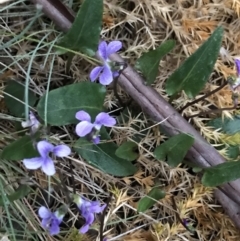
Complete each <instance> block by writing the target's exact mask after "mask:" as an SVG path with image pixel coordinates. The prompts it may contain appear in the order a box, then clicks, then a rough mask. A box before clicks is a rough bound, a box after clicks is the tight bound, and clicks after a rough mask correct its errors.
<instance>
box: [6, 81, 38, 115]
mask: <svg viewBox="0 0 240 241" xmlns="http://www.w3.org/2000/svg"><path fill="white" fill-rule="evenodd" d="M4 92H5V93H4V100H5V103H6V106H7V107H8V109H9V111H10V112H11V113H12V114H13V115H15V116H17V117H24V113H25V104H24V103H25V99H24V92H25V87H24V85H21V84H19V83H18V82H16V81H9V82H8V83H7V87H6V88H5V90H4ZM11 96H12V97H11ZM36 100H37V97H36V96H35V94H34V93H33V92H32V91H31V90H28V104H29V106H32V107H33V106H34V104H35V103H36Z"/></svg>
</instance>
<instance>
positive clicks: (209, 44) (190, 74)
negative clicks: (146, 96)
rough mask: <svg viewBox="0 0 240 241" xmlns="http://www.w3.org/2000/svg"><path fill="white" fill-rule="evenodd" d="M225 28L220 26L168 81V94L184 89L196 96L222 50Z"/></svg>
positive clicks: (188, 94) (190, 95) (190, 94)
mask: <svg viewBox="0 0 240 241" xmlns="http://www.w3.org/2000/svg"><path fill="white" fill-rule="evenodd" d="M222 35H223V28H222V27H218V28H217V29H216V30H215V31H214V32H213V34H212V35H211V37H210V38H209V39H208V40H207V41H206V42H205V43H203V44H202V45H201V46H200V47H199V48H198V49H197V51H196V52H195V53H194V54H192V55H191V56H190V57H189V58H187V59H186V60H185V61H184V63H183V64H182V65H181V66H180V67H179V68H178V69H177V70H176V71H175V72H174V73H173V74H172V75H171V76H170V77H169V79H168V80H167V81H166V91H167V93H168V95H174V94H176V93H178V92H180V91H181V90H184V91H185V93H186V94H187V96H188V97H189V98H193V97H195V96H196V95H197V94H198V93H199V92H200V91H201V90H202V88H203V87H204V85H205V84H206V82H207V80H208V78H209V76H210V74H211V73H212V71H213V68H214V65H215V62H216V61H217V57H218V54H219V51H220V47H221V42H222Z"/></svg>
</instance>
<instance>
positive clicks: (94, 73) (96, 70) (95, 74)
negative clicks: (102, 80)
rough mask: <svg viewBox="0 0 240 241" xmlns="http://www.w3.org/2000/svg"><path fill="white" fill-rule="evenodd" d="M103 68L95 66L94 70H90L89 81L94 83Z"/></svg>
mask: <svg viewBox="0 0 240 241" xmlns="http://www.w3.org/2000/svg"><path fill="white" fill-rule="evenodd" d="M103 68H104V67H103V66H97V67H95V68H94V69H92V71H91V72H90V75H89V77H90V80H91V81H92V82H93V81H95V80H96V79H97V78H98V77H99V76H100V74H101V72H102V70H103Z"/></svg>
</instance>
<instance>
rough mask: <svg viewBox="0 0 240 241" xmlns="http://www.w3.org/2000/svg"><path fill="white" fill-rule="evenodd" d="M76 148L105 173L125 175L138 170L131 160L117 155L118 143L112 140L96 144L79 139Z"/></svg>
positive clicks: (90, 162)
mask: <svg viewBox="0 0 240 241" xmlns="http://www.w3.org/2000/svg"><path fill="white" fill-rule="evenodd" d="M101 137H102V136H101ZM74 149H75V151H76V152H77V153H78V154H80V155H81V156H82V157H83V158H84V159H85V160H86V161H87V162H88V163H89V164H91V165H93V166H94V167H96V168H97V169H99V170H101V171H103V172H105V173H108V174H111V175H114V176H120V177H122V176H123V177H125V176H129V175H133V174H134V173H135V172H136V168H135V167H134V166H133V165H132V164H131V162H128V161H126V160H124V159H121V158H119V157H117V156H116V155H115V151H116V149H117V145H115V144H114V143H112V142H108V143H102V144H98V145H95V144H92V143H89V142H88V141H86V140H84V139H79V140H78V141H77V142H76V143H75V145H74Z"/></svg>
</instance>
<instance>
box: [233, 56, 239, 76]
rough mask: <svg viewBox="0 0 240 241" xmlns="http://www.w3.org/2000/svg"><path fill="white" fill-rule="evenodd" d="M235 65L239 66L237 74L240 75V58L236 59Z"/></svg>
mask: <svg viewBox="0 0 240 241" xmlns="http://www.w3.org/2000/svg"><path fill="white" fill-rule="evenodd" d="M234 61H235V65H236V68H237V74H238V75H240V60H239V59H235V60H234Z"/></svg>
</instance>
